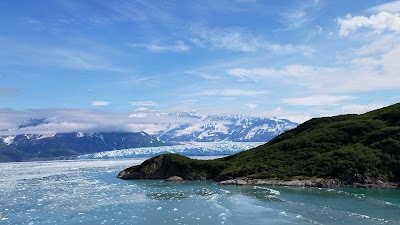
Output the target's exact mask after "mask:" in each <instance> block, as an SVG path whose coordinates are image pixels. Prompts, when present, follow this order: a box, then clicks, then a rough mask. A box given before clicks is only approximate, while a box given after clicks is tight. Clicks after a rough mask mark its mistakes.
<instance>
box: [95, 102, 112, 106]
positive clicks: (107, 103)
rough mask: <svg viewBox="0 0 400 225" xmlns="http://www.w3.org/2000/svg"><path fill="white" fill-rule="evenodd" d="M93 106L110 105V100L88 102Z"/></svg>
mask: <svg viewBox="0 0 400 225" xmlns="http://www.w3.org/2000/svg"><path fill="white" fill-rule="evenodd" d="M90 103H91V104H92V105H93V106H107V105H110V104H111V102H107V101H92V102H90Z"/></svg>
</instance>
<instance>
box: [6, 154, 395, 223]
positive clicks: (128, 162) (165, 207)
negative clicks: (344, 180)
mask: <svg viewBox="0 0 400 225" xmlns="http://www.w3.org/2000/svg"><path fill="white" fill-rule="evenodd" d="M143 160H144V159H109V160H68V161H45V162H23V163H3V164H0V212H1V213H2V215H3V218H2V219H1V220H0V225H3V224H10V225H15V224H28V225H33V224H67V225H72V224H152V225H156V224H238V225H243V224H400V191H399V190H376V189H375V190H374V189H352V188H342V189H318V188H303V187H278V186H223V185H218V184H216V183H214V182H200V181H191V182H181V183H179V182H165V181H162V180H130V181H125V180H120V179H117V178H116V176H117V174H118V172H119V171H120V170H122V169H124V168H126V167H128V166H132V165H137V164H139V163H141V162H142V161H143Z"/></svg>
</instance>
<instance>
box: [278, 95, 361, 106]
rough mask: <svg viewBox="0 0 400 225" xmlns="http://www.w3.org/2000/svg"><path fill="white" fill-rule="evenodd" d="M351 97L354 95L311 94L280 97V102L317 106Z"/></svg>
mask: <svg viewBox="0 0 400 225" xmlns="http://www.w3.org/2000/svg"><path fill="white" fill-rule="evenodd" d="M353 98H354V97H352V96H335V95H313V96H307V97H300V98H285V99H281V102H282V103H285V104H290V105H306V106H319V105H333V104H336V103H338V102H341V101H344V100H349V99H353Z"/></svg>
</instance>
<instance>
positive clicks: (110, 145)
mask: <svg viewBox="0 0 400 225" xmlns="http://www.w3.org/2000/svg"><path fill="white" fill-rule="evenodd" d="M0 141H2V142H4V143H6V144H7V145H9V146H11V147H14V148H15V149H18V150H20V151H21V152H23V153H24V154H26V155H27V156H28V157H29V158H49V157H58V156H71V155H78V154H83V153H93V152H100V151H109V150H116V149H127V148H137V147H154V146H164V145H168V144H167V143H165V142H164V141H161V140H160V139H158V138H157V137H154V136H152V135H149V134H147V133H145V132H139V133H128V132H101V133H82V132H71V133H53V134H45V135H43V134H23V135H22V134H20V135H16V136H3V137H0Z"/></svg>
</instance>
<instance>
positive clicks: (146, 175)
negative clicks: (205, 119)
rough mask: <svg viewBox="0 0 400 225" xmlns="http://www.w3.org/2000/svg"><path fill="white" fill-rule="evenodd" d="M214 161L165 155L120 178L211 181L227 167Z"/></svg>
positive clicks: (119, 175)
mask: <svg viewBox="0 0 400 225" xmlns="http://www.w3.org/2000/svg"><path fill="white" fill-rule="evenodd" d="M213 161H214V160H192V159H190V158H188V157H186V156H181V155H178V154H164V155H159V156H156V157H153V158H151V159H148V160H146V161H144V162H143V163H142V164H141V165H138V166H133V167H130V168H127V169H125V170H123V171H121V172H120V173H119V174H118V178H121V179H124V180H129V179H168V178H170V177H173V176H179V177H181V178H183V179H184V180H211V179H214V178H215V177H216V176H217V175H218V174H219V172H220V171H221V170H223V169H224V168H226V166H227V165H226V163H224V162H219V161H214V162H213Z"/></svg>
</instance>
